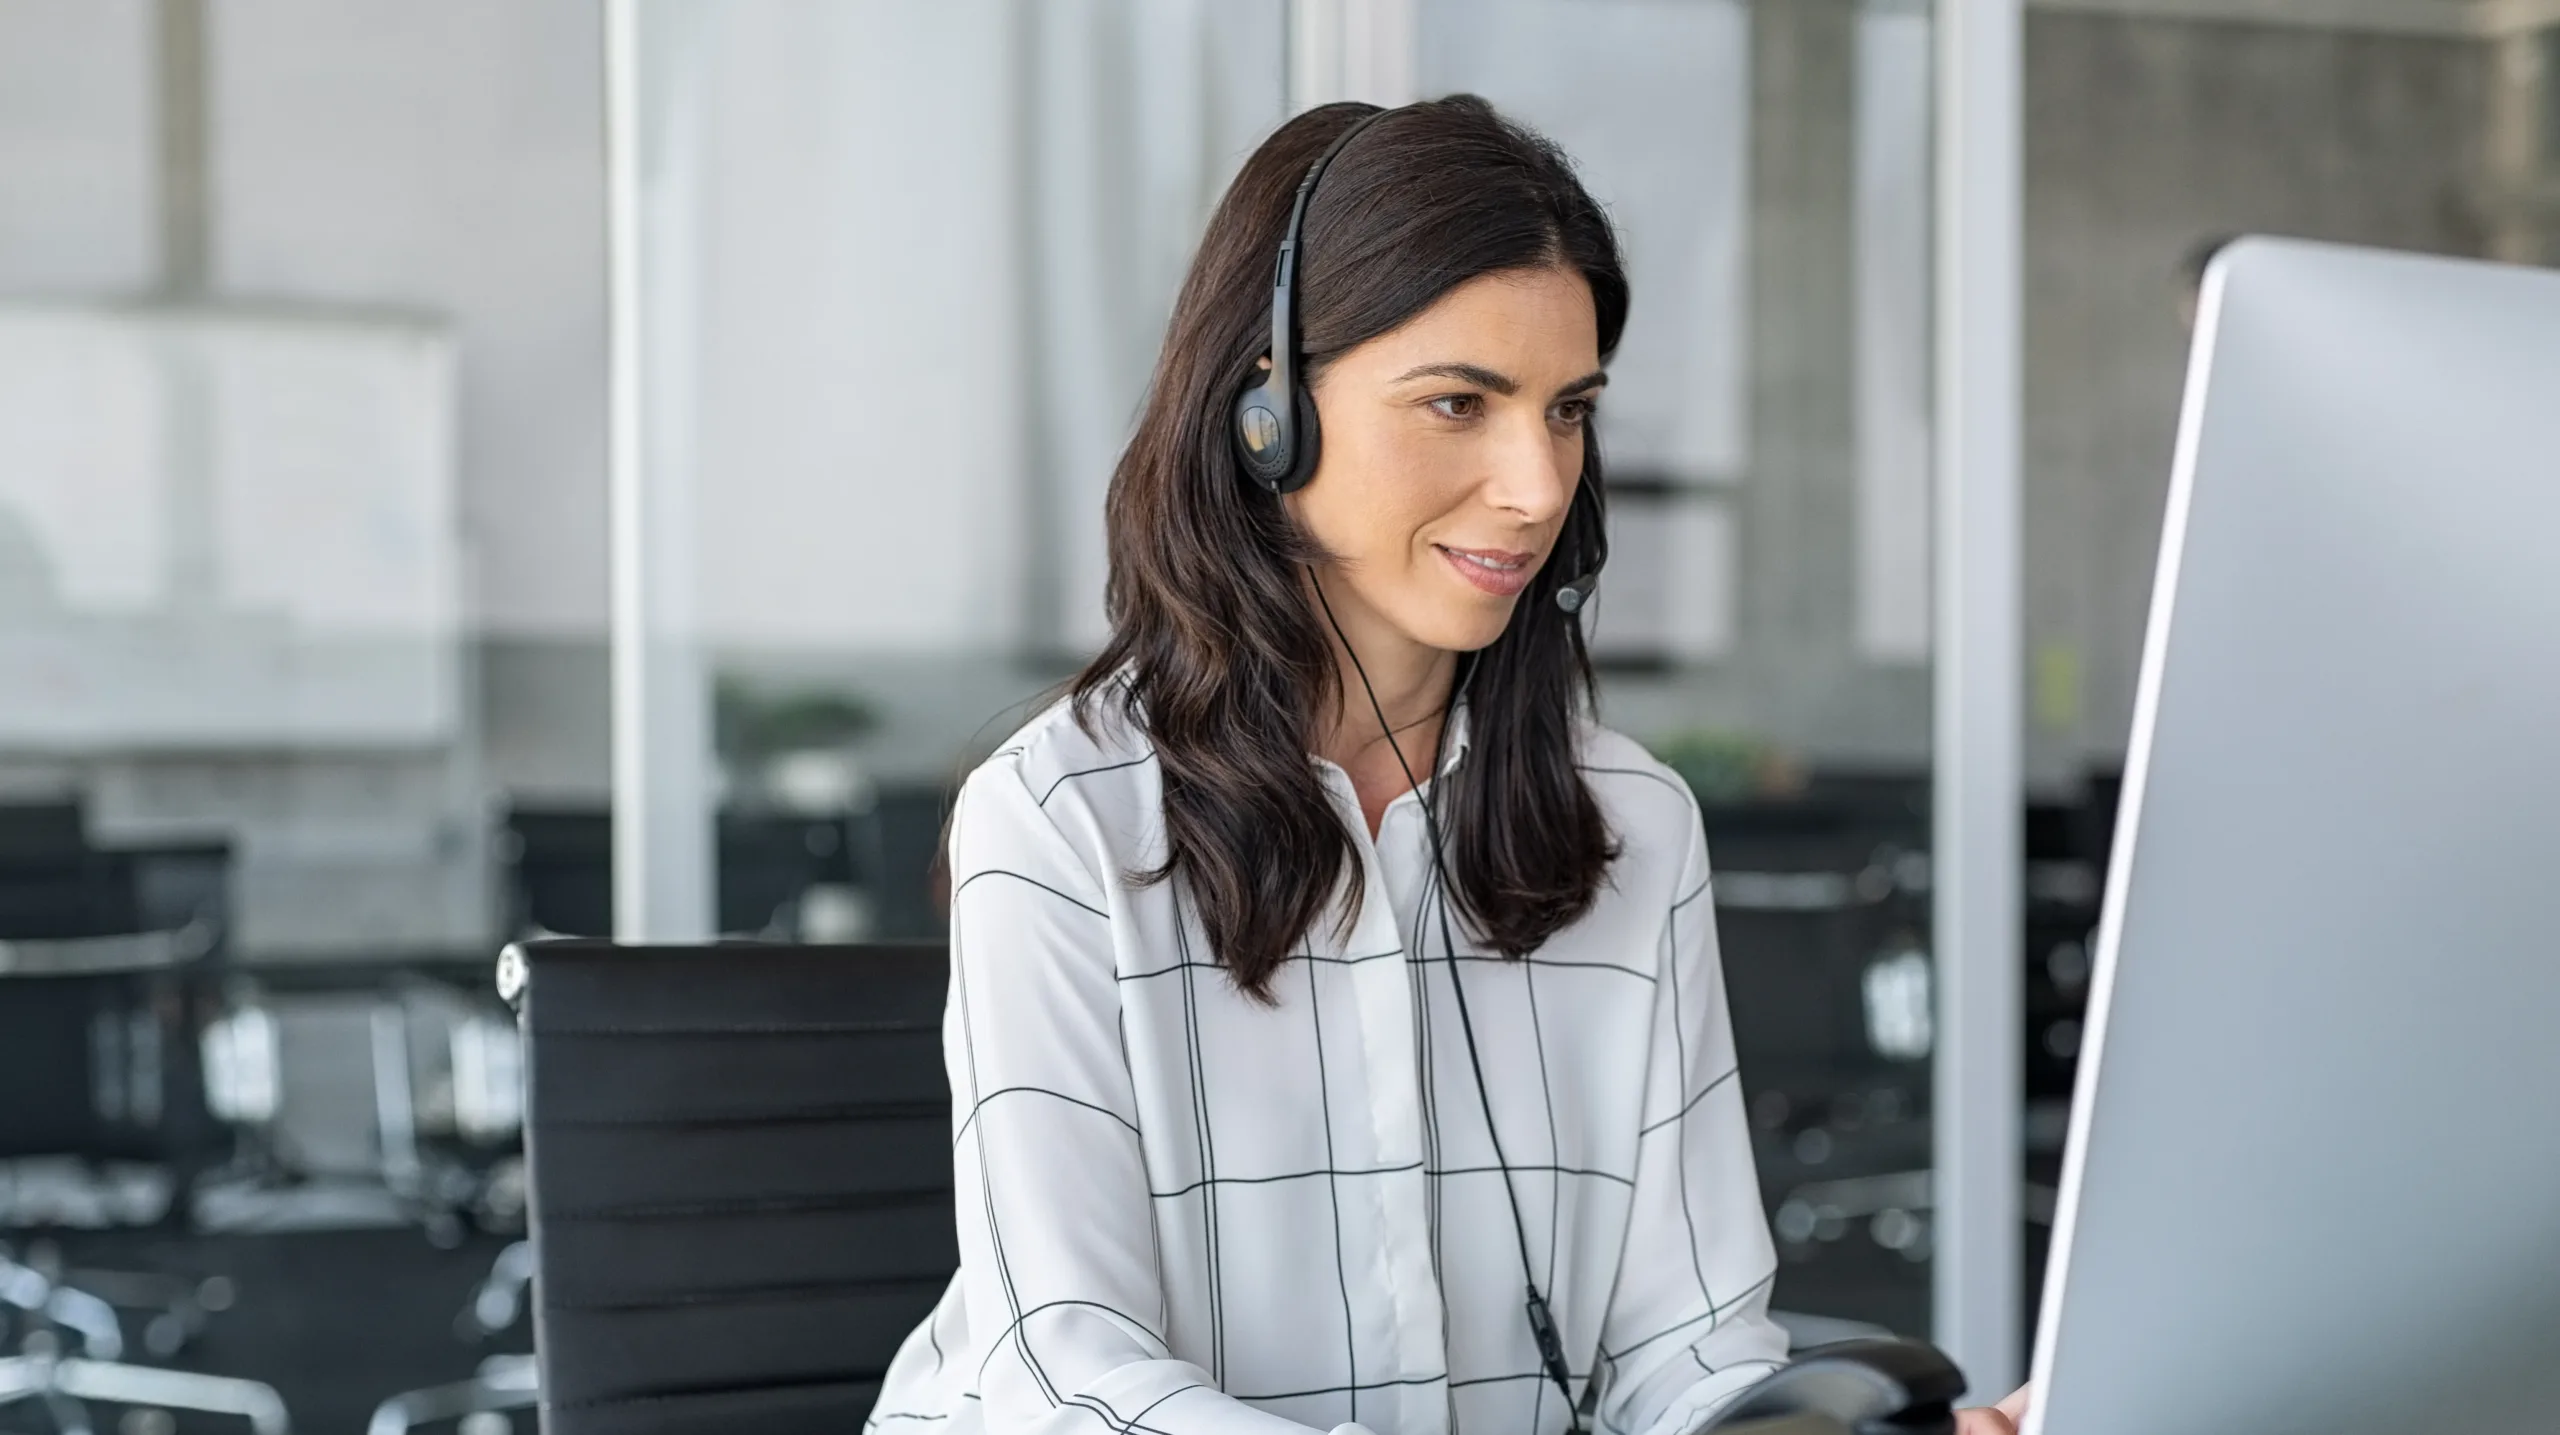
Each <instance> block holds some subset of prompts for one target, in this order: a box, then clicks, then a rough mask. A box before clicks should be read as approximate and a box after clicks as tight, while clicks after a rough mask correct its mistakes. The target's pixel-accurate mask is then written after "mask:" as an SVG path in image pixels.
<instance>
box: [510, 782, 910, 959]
mask: <svg viewBox="0 0 2560 1435" xmlns="http://www.w3.org/2000/svg"><path fill="white" fill-rule="evenodd" d="M715 831H716V846H715V849H714V850H715V852H716V861H715V864H714V865H715V868H716V888H717V890H716V892H715V898H716V904H717V905H716V914H715V915H716V918H717V921H718V923H719V930H720V931H721V932H723V933H727V934H732V935H738V936H746V937H754V938H758V939H766V938H773V939H790V938H794V937H797V936H800V935H801V934H802V933H803V931H804V922H803V916H804V914H803V911H802V904H803V903H804V902H805V901H807V900H808V898H809V896H810V894H811V893H812V892H813V891H816V890H819V889H825V888H834V889H841V890H851V889H852V888H853V887H854V886H855V884H856V883H857V881H858V880H859V881H869V880H871V878H870V876H869V874H867V873H864V872H861V871H858V870H857V866H858V865H860V866H868V865H871V861H872V860H876V859H866V860H864V861H863V862H861V863H859V864H858V863H857V857H858V855H860V853H861V852H862V851H863V850H865V849H868V848H874V847H876V846H877V845H878V843H877V840H876V836H875V835H873V834H871V833H870V832H869V831H868V824H867V823H866V822H865V821H857V819H856V815H855V814H851V813H839V814H832V815H804V814H794V813H787V812H724V813H721V814H720V817H719V821H718V824H717V827H716V829H715ZM498 849H499V852H500V853H501V855H502V857H503V858H504V865H505V867H506V885H507V907H508V914H507V922H508V928H507V930H508V931H509V932H510V933H512V934H515V935H519V936H523V935H534V936H540V935H552V934H556V935H560V936H594V935H596V934H599V933H604V932H609V931H612V930H613V817H612V814H611V813H609V812H607V811H606V810H605V809H603V808H601V807H562V808H531V807H520V808H516V809H514V810H512V811H510V812H508V814H507V817H506V827H505V830H504V831H503V832H502V833H501V834H500V835H499V841H498Z"/></svg>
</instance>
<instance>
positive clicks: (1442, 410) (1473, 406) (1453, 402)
mask: <svg viewBox="0 0 2560 1435" xmlns="http://www.w3.org/2000/svg"><path fill="white" fill-rule="evenodd" d="M1431 407H1432V408H1433V410H1435V411H1436V412H1438V413H1439V414H1440V415H1441V416H1443V417H1445V418H1453V419H1471V418H1474V417H1475V416H1476V415H1478V414H1480V413H1483V412H1484V396H1483V395H1482V394H1443V395H1441V396H1440V397H1439V398H1436V399H1433V400H1432V401H1431Z"/></svg>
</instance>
